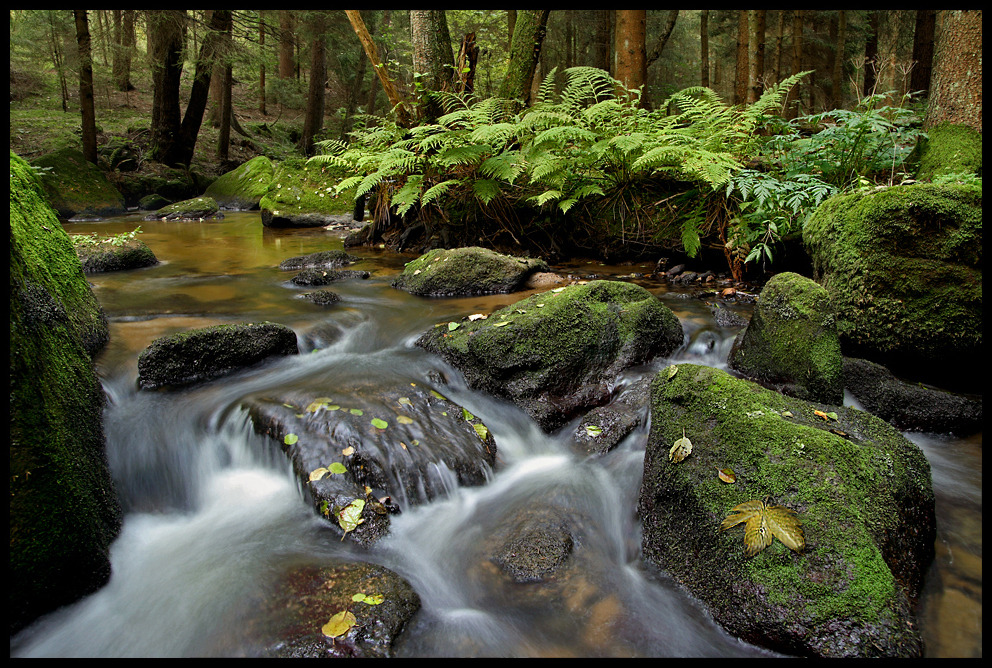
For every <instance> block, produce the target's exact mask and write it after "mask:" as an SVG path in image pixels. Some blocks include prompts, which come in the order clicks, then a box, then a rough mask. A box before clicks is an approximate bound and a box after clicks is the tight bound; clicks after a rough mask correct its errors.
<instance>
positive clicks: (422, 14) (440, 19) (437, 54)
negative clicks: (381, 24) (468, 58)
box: [410, 9, 455, 122]
mask: <svg viewBox="0 0 992 668" xmlns="http://www.w3.org/2000/svg"><path fill="white" fill-rule="evenodd" d="M410 39H411V42H412V45H413V71H414V76H417V75H419V86H418V96H417V97H418V102H419V105H420V120H421V121H427V122H433V121H434V120H436V119H437V117H438V116H440V115H441V114H442V113H443V111H442V108H441V105H440V104H439V102H438V100H437V97H436V96H435V95H434V93H439V92H450V91H451V90H452V78H453V76H454V73H455V59H454V57H453V56H452V54H451V35H450V33H449V32H448V21H447V19H446V18H445V14H444V10H443V9H411V10H410Z"/></svg>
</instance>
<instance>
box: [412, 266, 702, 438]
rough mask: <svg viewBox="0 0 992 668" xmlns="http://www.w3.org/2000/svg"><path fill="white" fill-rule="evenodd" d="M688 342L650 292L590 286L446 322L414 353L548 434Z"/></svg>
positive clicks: (612, 285) (556, 291) (604, 400)
mask: <svg viewBox="0 0 992 668" xmlns="http://www.w3.org/2000/svg"><path fill="white" fill-rule="evenodd" d="M683 338H684V335H683V331H682V324H681V323H680V322H679V319H678V317H677V316H676V315H675V314H674V313H672V311H671V310H670V309H669V308H668V307H667V306H665V305H664V304H663V303H662V302H661V301H660V300H659V299H658V298H657V297H655V296H654V295H652V294H651V293H650V292H648V291H647V290H645V289H644V288H642V287H640V286H638V285H635V284H633V283H624V282H619V281H592V282H590V283H587V284H576V285H571V286H568V287H563V288H555V289H554V290H551V291H548V292H543V293H538V294H535V295H531V296H530V297H527V298H526V299H523V300H521V301H518V302H516V303H515V304H511V305H510V306H507V307H505V308H502V309H500V310H498V311H495V312H493V313H491V314H489V316H488V317H487V318H485V319H475V320H470V319H468V318H466V319H463V320H462V321H459V322H452V323H442V324H440V325H438V326H435V327H434V328H432V329H430V330H429V331H427V332H426V333H424V334H423V335H422V336H421V337H420V338H419V339H418V340H417V345H418V346H420V347H422V348H424V349H426V350H428V351H430V352H432V353H435V354H437V355H439V356H440V357H441V358H443V359H444V360H445V361H446V362H448V363H449V364H451V365H452V366H454V367H455V368H457V369H459V370H460V371H461V372H462V373H463V374H464V375H465V380H466V382H467V383H468V384H469V386H470V387H473V388H475V389H477V390H481V391H485V392H488V393H489V394H492V395H495V396H498V397H503V398H505V399H508V400H510V401H512V402H514V403H515V404H517V405H518V406H520V407H521V408H522V409H523V410H524V411H526V412H527V413H528V414H529V415H530V416H531V417H532V418H534V420H536V421H537V423H538V424H539V425H540V426H541V427H542V428H543V429H544V430H545V431H548V432H550V431H553V430H554V429H557V428H559V427H561V426H563V425H564V424H565V423H566V422H567V421H568V420H570V419H572V418H573V417H576V416H578V415H579V414H580V413H583V412H585V411H588V410H589V409H591V408H594V407H596V406H601V405H603V404H605V403H607V401H609V398H610V395H611V393H612V385H613V383H614V382H615V381H616V379H617V377H618V376H619V375H620V373H621V372H622V371H623V370H624V369H627V368H629V367H631V366H634V365H637V364H642V363H645V362H648V361H649V360H651V359H653V358H655V357H658V356H662V355H670V354H671V353H672V352H674V351H675V350H676V349H677V348H678V347H679V346H681V345H682V342H683Z"/></svg>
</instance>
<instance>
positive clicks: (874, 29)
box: [861, 10, 879, 97]
mask: <svg viewBox="0 0 992 668" xmlns="http://www.w3.org/2000/svg"><path fill="white" fill-rule="evenodd" d="M878 67H879V64H878V11H877V10H869V12H868V36H867V37H866V38H865V65H864V79H865V81H864V87H863V88H862V92H861V96H862V97H867V96H868V95H874V94H875V87H876V84H877V83H878V79H877V76H876V75H877V73H878Z"/></svg>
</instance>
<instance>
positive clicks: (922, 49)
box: [909, 9, 937, 98]
mask: <svg viewBox="0 0 992 668" xmlns="http://www.w3.org/2000/svg"><path fill="white" fill-rule="evenodd" d="M936 17H937V10H935V9H918V10H916V30H915V31H914V33H913V62H914V63H915V66H914V67H913V75H912V77H911V78H910V84H909V87H910V90H911V91H913V92H920V93H921V95H922V97H924V98H926V97H928V96H929V94H930V76H931V72H932V70H933V39H934V28H935V19H936Z"/></svg>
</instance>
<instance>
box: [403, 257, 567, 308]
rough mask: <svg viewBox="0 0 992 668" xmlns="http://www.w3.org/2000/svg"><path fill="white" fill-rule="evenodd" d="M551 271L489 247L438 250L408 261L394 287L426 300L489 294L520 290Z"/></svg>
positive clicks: (531, 260)
mask: <svg viewBox="0 0 992 668" xmlns="http://www.w3.org/2000/svg"><path fill="white" fill-rule="evenodd" d="M546 271H548V264H547V263H546V262H545V261H544V260H541V259H539V258H523V257H513V256H511V255H503V254H502V253H497V252H496V251H493V250H490V249H488V248H480V247H477V246H469V247H466V248H452V249H444V248H437V249H435V250H432V251H429V252H427V253H425V254H424V255H421V256H420V257H418V258H417V259H416V260H413V261H411V262H408V263H407V264H406V266H405V267H404V268H403V271H402V272H401V273H400V274H399V276H397V277H396V278H395V279H394V280H393V284H392V285H393V287H394V288H399V289H400V290H406V291H407V292H409V293H410V294H414V295H421V296H424V297H454V296H459V295H487V294H500V293H506V292H514V291H516V290H520V289H521V288H522V287H523V285H524V283H525V282H526V281H527V278H528V277H529V276H530V275H531V274H533V273H535V272H546Z"/></svg>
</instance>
